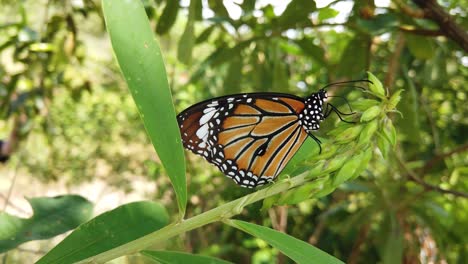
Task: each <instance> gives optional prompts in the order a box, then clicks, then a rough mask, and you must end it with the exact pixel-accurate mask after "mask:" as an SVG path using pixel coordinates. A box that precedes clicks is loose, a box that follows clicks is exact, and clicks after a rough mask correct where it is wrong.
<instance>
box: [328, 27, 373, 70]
mask: <svg viewBox="0 0 468 264" xmlns="http://www.w3.org/2000/svg"><path fill="white" fill-rule="evenodd" d="M369 43H370V42H369V36H368V35H364V34H359V35H357V36H355V37H354V38H353V39H351V40H350V41H349V42H348V45H347V46H346V48H345V50H344V51H343V53H342V54H341V58H340V60H339V62H338V67H337V69H336V75H337V76H340V77H341V76H345V77H349V76H351V77H353V76H357V75H361V74H362V72H363V71H365V70H366V68H367V67H368V66H367V61H368V58H369V56H370V55H369V50H370V48H369Z"/></svg>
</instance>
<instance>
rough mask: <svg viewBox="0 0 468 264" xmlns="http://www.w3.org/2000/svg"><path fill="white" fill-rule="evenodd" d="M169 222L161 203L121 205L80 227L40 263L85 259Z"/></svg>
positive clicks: (69, 261)
mask: <svg viewBox="0 0 468 264" xmlns="http://www.w3.org/2000/svg"><path fill="white" fill-rule="evenodd" d="M168 222H169V215H168V214H167V212H166V209H165V208H164V207H163V206H162V205H160V204H158V203H154V202H148V201H143V202H134V203H129V204H126V205H122V206H120V207H117V208H116V209H114V210H111V211H108V212H106V213H103V214H101V215H99V216H97V217H95V218H94V219H92V220H91V221H89V222H87V223H85V224H83V225H81V226H80V227H78V228H77V229H76V230H75V231H73V232H72V233H71V234H70V235H69V236H67V237H66V238H65V239H64V240H63V241H62V242H60V243H59V244H58V245H57V246H56V247H54V248H53V249H52V250H51V251H49V253H47V255H45V256H44V257H42V258H41V259H40V260H39V261H38V262H37V264H41V263H73V262H77V261H82V260H85V259H87V258H90V257H93V256H96V255H98V254H100V253H103V252H105V251H108V250H111V249H113V248H116V247H118V246H120V245H123V244H125V243H127V242H130V241H133V240H135V239H137V238H140V237H142V236H145V235H147V234H149V233H152V232H154V231H156V230H158V229H160V228H162V227H164V226H166V225H167V224H168Z"/></svg>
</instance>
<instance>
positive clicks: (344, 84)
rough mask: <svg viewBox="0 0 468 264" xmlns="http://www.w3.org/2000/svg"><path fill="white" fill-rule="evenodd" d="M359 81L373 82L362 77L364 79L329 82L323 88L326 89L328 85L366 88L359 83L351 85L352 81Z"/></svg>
mask: <svg viewBox="0 0 468 264" xmlns="http://www.w3.org/2000/svg"><path fill="white" fill-rule="evenodd" d="M358 82H367V83H372V82H371V81H369V80H366V79H362V80H352V81H344V82H335V83H330V84H327V85H325V86H324V87H322V90H323V89H326V88H328V87H331V86H338V87H340V86H341V87H342V86H346V87H354V88H359V89H362V90H365V88H364V87H362V86H358V85H349V84H350V83H358Z"/></svg>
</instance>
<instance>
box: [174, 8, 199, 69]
mask: <svg viewBox="0 0 468 264" xmlns="http://www.w3.org/2000/svg"><path fill="white" fill-rule="evenodd" d="M199 5H201V3H200V1H199V0H192V1H190V7H189V16H188V19H187V25H186V26H185V30H184V33H182V36H181V37H180V40H179V45H178V48H177V59H178V60H179V61H181V62H182V63H184V64H190V62H191V61H192V50H193V46H194V45H195V32H194V23H195V19H196V13H197V10H198V6H199Z"/></svg>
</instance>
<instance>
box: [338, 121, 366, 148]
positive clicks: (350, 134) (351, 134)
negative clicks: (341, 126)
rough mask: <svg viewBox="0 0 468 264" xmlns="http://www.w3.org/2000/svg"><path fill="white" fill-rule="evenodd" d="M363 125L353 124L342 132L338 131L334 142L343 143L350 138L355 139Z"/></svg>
mask: <svg viewBox="0 0 468 264" xmlns="http://www.w3.org/2000/svg"><path fill="white" fill-rule="evenodd" d="M362 127H363V126H360V125H354V126H352V127H349V128H347V129H345V130H344V131H343V132H342V133H340V134H339V135H338V136H337V137H336V140H335V141H336V142H337V143H340V144H343V143H348V142H350V141H351V140H353V139H355V138H356V137H357V136H358V135H359V133H360V132H361V130H362Z"/></svg>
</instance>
